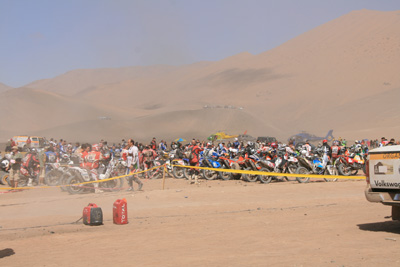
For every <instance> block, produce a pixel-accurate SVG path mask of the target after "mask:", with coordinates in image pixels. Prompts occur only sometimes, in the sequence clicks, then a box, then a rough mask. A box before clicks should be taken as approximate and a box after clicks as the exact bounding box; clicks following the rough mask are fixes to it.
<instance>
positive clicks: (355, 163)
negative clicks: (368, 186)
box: [335, 153, 366, 176]
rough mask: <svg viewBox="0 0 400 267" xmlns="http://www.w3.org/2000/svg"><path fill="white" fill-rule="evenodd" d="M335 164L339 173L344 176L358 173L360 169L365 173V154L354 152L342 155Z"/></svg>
mask: <svg viewBox="0 0 400 267" xmlns="http://www.w3.org/2000/svg"><path fill="white" fill-rule="evenodd" d="M335 166H336V167H337V169H338V171H339V173H340V174H341V175H344V176H349V175H356V174H357V173H358V171H359V170H363V171H364V173H365V171H366V170H365V166H366V165H365V159H364V157H363V155H360V154H355V153H352V154H350V155H349V156H346V155H340V156H339V157H338V158H337V159H336V161H335Z"/></svg>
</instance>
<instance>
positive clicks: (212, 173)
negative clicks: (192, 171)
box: [203, 169, 218, 180]
mask: <svg viewBox="0 0 400 267" xmlns="http://www.w3.org/2000/svg"><path fill="white" fill-rule="evenodd" d="M203 176H204V178H205V179H206V180H215V179H216V178H217V177H218V174H217V172H216V171H211V170H206V169H203Z"/></svg>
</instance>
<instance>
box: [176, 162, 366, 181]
mask: <svg viewBox="0 0 400 267" xmlns="http://www.w3.org/2000/svg"><path fill="white" fill-rule="evenodd" d="M172 166H174V167H182V168H192V169H202V170H211V171H217V172H231V173H244V174H255V175H268V176H287V177H302V178H321V179H322V178H327V179H336V178H337V179H357V180H363V179H365V176H344V175H320V174H297V173H280V172H262V171H248V170H233V169H221V168H208V167H198V166H187V165H172Z"/></svg>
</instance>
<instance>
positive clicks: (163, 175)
mask: <svg viewBox="0 0 400 267" xmlns="http://www.w3.org/2000/svg"><path fill="white" fill-rule="evenodd" d="M164 188H165V165H164V166H163V172H162V190H164Z"/></svg>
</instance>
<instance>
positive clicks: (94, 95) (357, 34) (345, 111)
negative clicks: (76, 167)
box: [0, 10, 400, 140]
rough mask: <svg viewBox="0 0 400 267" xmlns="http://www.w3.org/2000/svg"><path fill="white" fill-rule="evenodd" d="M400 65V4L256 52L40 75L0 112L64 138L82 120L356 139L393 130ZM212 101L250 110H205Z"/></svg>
mask: <svg viewBox="0 0 400 267" xmlns="http://www.w3.org/2000/svg"><path fill="white" fill-rule="evenodd" d="M399 70H400V11H390V12H382V11H372V10H358V11H353V12H350V13H349V14H346V15H344V16H342V17H339V18H337V19H335V20H332V21H330V22H327V23H325V24H323V25H321V26H319V27H316V28H314V29H312V30H310V31H308V32H306V33H304V34H302V35H299V36H297V37H295V38H293V39H292V40H289V41H288V42H286V43H284V44H282V45H280V46H278V47H276V48H274V49H271V50H269V51H266V52H264V53H261V54H258V55H252V54H250V53H247V52H243V53H240V54H238V55H233V56H231V57H228V58H225V59H223V60H220V61H217V62H198V63H195V64H191V65H184V66H166V65H156V66H145V67H126V68H115V69H93V70H90V69H89V70H73V71H70V72H67V73H65V74H63V75H60V76H57V77H55V78H53V79H47V80H39V81H35V82H33V83H30V84H28V85H26V86H25V87H24V88H23V89H19V91H18V90H17V89H14V90H11V91H7V92H3V93H0V96H1V98H0V112H5V111H7V110H12V111H13V112H11V113H9V114H10V116H9V117H8V118H0V123H7V125H11V126H10V127H9V128H10V130H13V128H14V131H17V130H18V131H24V132H27V131H29V130H31V131H32V132H35V131H36V132H38V133H40V134H45V133H48V134H45V135H46V136H48V137H50V136H52V135H59V134H61V133H63V132H65V133H64V134H63V136H59V137H60V138H62V137H64V138H68V139H74V136H78V134H77V131H78V129H72V128H73V127H78V125H79V131H84V129H80V128H81V126H82V127H83V125H85V123H86V124H87V125H91V126H90V129H92V130H90V131H89V130H88V131H87V135H88V136H89V137H90V135H92V136H93V134H94V133H95V134H96V136H101V135H102V134H103V135H104V136H109V137H110V136H113V135H114V134H115V133H121V136H124V137H128V136H130V133H131V134H133V133H135V134H136V135H137V136H142V137H143V138H144V137H145V136H147V135H156V134H157V133H156V131H155V129H156V128H157V127H156V128H155V126H154V125H160V126H159V127H160V130H159V132H160V134H163V135H165V136H178V137H184V138H191V136H192V135H195V133H197V135H198V137H199V138H201V137H202V136H203V137H204V138H205V137H207V136H208V135H209V134H206V133H210V134H211V133H213V132H216V131H219V130H225V131H227V132H230V133H233V134H239V133H243V132H244V131H245V130H247V131H248V133H249V134H251V135H254V136H257V135H274V136H276V137H278V138H280V139H282V140H285V139H286V138H287V137H288V136H291V135H293V134H295V133H297V132H299V131H301V130H307V131H309V132H312V133H315V134H316V135H322V134H324V133H326V132H327V130H329V129H334V133H335V134H336V135H338V136H347V137H348V138H354V139H359V138H377V137H379V136H381V135H384V136H386V137H388V136H393V137H395V138H396V134H398V132H399V130H400V123H399V122H400V117H399V115H398V114H400V112H399V111H400V108H399V105H398V104H397V102H396V101H395V100H394V99H398V97H399V96H400V95H398V92H400V76H399V75H398V71H399ZM11 92H12V93H11ZM21 94H23V95H27V96H29V97H22V98H21ZM10 103H13V106H12V107H11V108H10V107H9V105H10ZM206 105H207V106H212V105H222V106H225V105H226V106H237V107H243V108H244V109H243V110H236V111H234V112H233V111H232V112H227V111H226V110H223V111H221V109H212V110H207V111H204V110H203V107H204V106H206ZM49 106H52V107H54V109H53V110H52V112H50V114H49V112H48V109H49V108H48V107H49ZM371 107H373V108H371ZM32 110H35V113H38V114H40V116H39V118H36V117H37V116H36V115H35V113H32ZM24 112H28V113H32V114H29V116H26V115H23V113H24ZM46 114H47V115H46ZM206 114H207V115H206ZM383 114H384V116H382V115H383ZM103 115H104V116H106V115H107V116H108V117H111V118H112V122H109V123H108V124H109V126H110V127H111V128H112V129H110V130H107V127H106V128H101V127H100V125H105V122H101V121H100V120H99V119H98V117H100V116H103ZM46 116H50V117H49V118H46ZM33 118H35V120H33ZM141 118H143V119H141ZM215 120H217V122H218V123H215ZM16 121H17V122H18V123H14V122H16ZM32 121H34V124H33V125H32V126H29V125H31V124H32ZM175 122H181V123H180V124H179V123H178V124H177V123H175ZM248 122H251V123H248ZM135 124H136V126H137V127H136V128H135ZM71 125H75V126H71ZM96 125H97V126H96ZM240 125H242V127H241V126H240ZM196 127H198V129H196ZM138 128H139V129H138ZM57 129H59V130H57ZM60 129H63V130H62V131H61V133H60ZM88 129H89V128H88ZM99 129H102V130H101V131H100V130H99ZM118 129H120V131H119V130H118ZM123 129H125V130H123ZM68 130H71V132H69V131H68ZM44 131H45V132H44ZM124 131H128V132H126V133H125V132H124ZM90 132H91V133H90ZM102 132H103V133H102ZM129 132H130V133H129ZM205 135H207V136H205ZM79 137H84V135H83V136H82V134H79ZM1 138H7V137H3V136H0V139H1ZM118 138H119V137H118ZM160 138H163V136H160ZM74 140H75V139H74Z"/></svg>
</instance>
